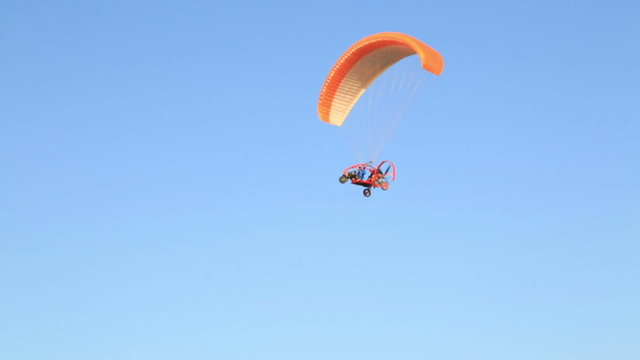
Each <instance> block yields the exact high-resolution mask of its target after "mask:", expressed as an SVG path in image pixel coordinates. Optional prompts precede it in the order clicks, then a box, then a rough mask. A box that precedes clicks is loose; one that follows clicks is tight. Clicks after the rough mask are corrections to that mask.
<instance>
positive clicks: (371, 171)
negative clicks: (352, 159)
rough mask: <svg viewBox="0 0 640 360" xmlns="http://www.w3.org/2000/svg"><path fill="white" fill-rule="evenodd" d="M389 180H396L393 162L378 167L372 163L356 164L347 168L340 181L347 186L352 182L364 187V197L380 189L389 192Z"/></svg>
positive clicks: (387, 161)
mask: <svg viewBox="0 0 640 360" xmlns="http://www.w3.org/2000/svg"><path fill="white" fill-rule="evenodd" d="M389 179H391V181H395V180H396V166H395V164H394V163H393V162H391V161H389V160H385V161H383V162H381V163H380V164H379V165H378V166H377V167H374V166H373V165H372V164H371V163H362V164H355V165H352V166H349V167H348V168H346V169H345V170H344V171H343V172H342V175H341V176H340V178H339V179H338V181H340V183H341V184H345V183H346V182H347V181H351V184H353V185H360V186H363V187H364V190H363V191H362V193H363V194H364V196H366V197H369V196H371V189H373V188H380V189H382V190H384V191H386V190H389Z"/></svg>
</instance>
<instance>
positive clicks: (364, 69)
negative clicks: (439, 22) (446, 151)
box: [318, 32, 444, 126]
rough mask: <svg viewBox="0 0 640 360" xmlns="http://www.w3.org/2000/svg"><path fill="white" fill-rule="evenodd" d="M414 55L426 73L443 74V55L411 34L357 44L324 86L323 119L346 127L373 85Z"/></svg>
mask: <svg viewBox="0 0 640 360" xmlns="http://www.w3.org/2000/svg"><path fill="white" fill-rule="evenodd" d="M413 54H418V56H419V57H420V61H421V62H422V67H423V68H424V69H425V70H427V71H430V72H431V73H433V74H435V75H440V73H441V72H442V69H443V68H444V59H443V58H442V55H440V53H438V52H437V51H436V50H434V49H432V48H431V47H429V45H427V44H425V43H423V42H422V41H420V40H418V39H416V38H414V37H411V36H409V35H405V34H402V33H396V32H385V33H379V34H374V35H371V36H367V37H366V38H364V39H362V40H360V41H358V42H356V43H355V44H353V45H352V46H351V47H350V48H349V49H347V51H346V52H345V53H344V54H343V55H342V56H341V57H340V59H338V62H337V63H336V64H335V65H334V66H333V68H332V69H331V71H330V72H329V76H327V79H326V80H325V82H324V85H323V86H322V91H321V92H320V100H319V101H318V116H320V119H321V120H322V121H325V122H328V123H330V124H333V125H336V126H340V125H342V123H343V122H344V120H345V119H346V118H347V116H348V115H349V112H350V111H351V109H352V108H353V106H354V105H355V104H356V102H357V101H358V99H359V98H360V96H362V94H363V93H364V91H365V90H366V89H367V88H368V87H369V85H371V83H372V82H373V81H374V80H375V79H376V78H377V77H378V76H380V75H381V74H382V73H383V72H384V71H385V70H387V68H389V67H390V66H391V65H393V64H395V63H397V62H398V61H400V60H402V59H404V58H405V57H407V56H410V55H413Z"/></svg>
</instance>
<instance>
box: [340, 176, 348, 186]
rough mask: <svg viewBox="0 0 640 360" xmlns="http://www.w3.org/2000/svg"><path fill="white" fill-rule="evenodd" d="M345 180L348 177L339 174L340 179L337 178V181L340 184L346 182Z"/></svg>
mask: <svg viewBox="0 0 640 360" xmlns="http://www.w3.org/2000/svg"><path fill="white" fill-rule="evenodd" d="M347 180H349V178H348V177H346V176H344V175H342V176H340V179H338V181H340V184H344V183H346V182H347Z"/></svg>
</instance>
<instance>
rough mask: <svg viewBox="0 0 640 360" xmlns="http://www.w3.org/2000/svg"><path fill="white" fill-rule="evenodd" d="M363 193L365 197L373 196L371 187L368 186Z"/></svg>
mask: <svg viewBox="0 0 640 360" xmlns="http://www.w3.org/2000/svg"><path fill="white" fill-rule="evenodd" d="M362 193H363V194H364V196H365V197H369V196H371V189H369V188H366V189H364V190H363V191H362Z"/></svg>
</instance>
